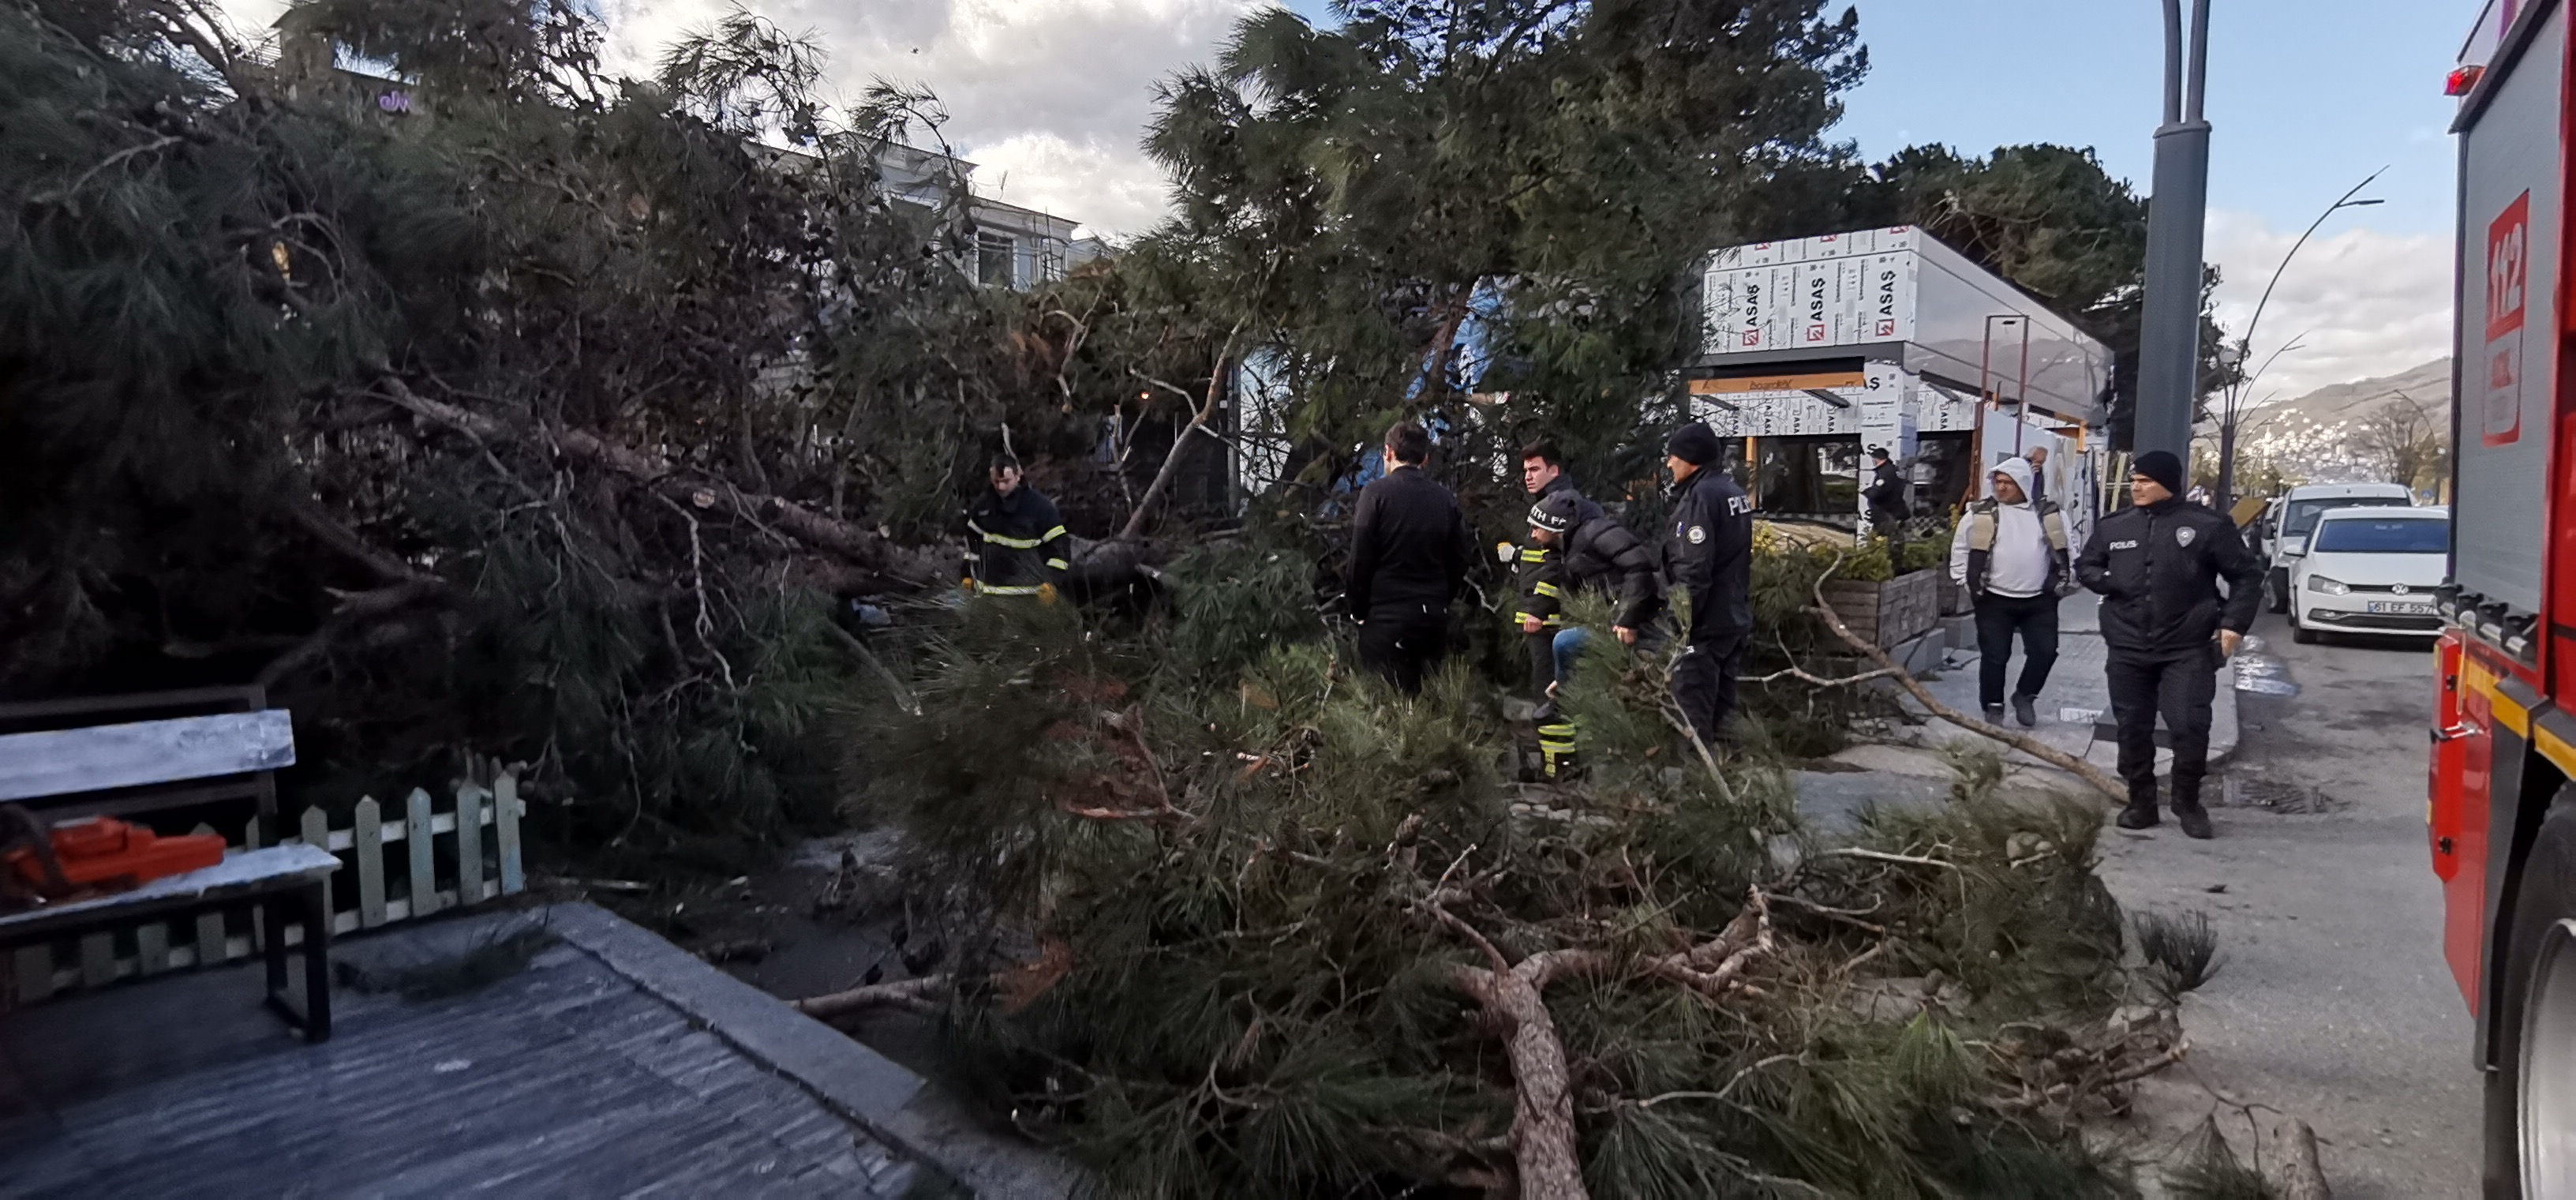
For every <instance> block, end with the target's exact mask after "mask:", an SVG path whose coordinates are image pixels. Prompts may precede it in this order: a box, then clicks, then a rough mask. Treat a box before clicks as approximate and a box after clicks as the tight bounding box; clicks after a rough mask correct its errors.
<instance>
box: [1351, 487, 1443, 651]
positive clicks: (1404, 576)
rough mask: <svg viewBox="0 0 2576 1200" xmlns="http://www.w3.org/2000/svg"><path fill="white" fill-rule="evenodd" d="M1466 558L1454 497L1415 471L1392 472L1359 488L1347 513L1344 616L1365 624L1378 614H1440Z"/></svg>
mask: <svg viewBox="0 0 2576 1200" xmlns="http://www.w3.org/2000/svg"><path fill="white" fill-rule="evenodd" d="M1472 553H1474V552H1473V551H1472V550H1470V549H1469V547H1468V541H1467V519H1466V517H1465V516H1464V515H1463V514H1461V513H1460V512H1459V511H1458V497H1456V496H1454V495H1451V494H1450V492H1449V489H1447V488H1445V487H1442V486H1440V485H1439V484H1438V483H1436V482H1434V481H1433V480H1432V478H1431V477H1430V476H1428V475H1425V474H1423V473H1422V468H1420V467H1413V466H1401V467H1397V468H1396V469H1395V470H1393V471H1390V472H1388V473H1387V474H1386V475H1385V476H1384V477H1383V478H1380V479H1378V480H1376V481H1375V482H1372V483H1370V484H1369V485H1368V486H1367V487H1364V488H1361V489H1360V502H1359V506H1358V508H1357V509H1356V510H1355V511H1353V512H1352V514H1351V580H1350V587H1349V589H1348V590H1347V591H1346V592H1345V593H1344V598H1345V599H1346V600H1347V601H1348V602H1349V605H1350V612H1351V615H1352V616H1354V617H1358V618H1359V619H1361V620H1363V621H1365V620H1367V619H1369V616H1370V614H1372V613H1373V612H1376V611H1378V610H1381V609H1383V610H1389V611H1392V610H1397V609H1410V608H1416V607H1420V608H1428V609H1431V610H1433V611H1446V610H1447V609H1448V607H1449V598H1450V597H1451V596H1454V595H1457V594H1458V589H1459V588H1460V587H1462V586H1464V585H1465V583H1466V581H1467V560H1468V557H1469V556H1470V555H1471V554H1472Z"/></svg>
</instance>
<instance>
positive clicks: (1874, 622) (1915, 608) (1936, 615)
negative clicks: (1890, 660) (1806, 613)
mask: <svg viewBox="0 0 2576 1200" xmlns="http://www.w3.org/2000/svg"><path fill="white" fill-rule="evenodd" d="M1947 582H1949V579H1948V576H1946V575H1944V574H1943V573H1941V572H1939V571H1914V572H1911V573H1909V574H1904V575H1899V576H1897V577H1896V578H1894V579H1891V580H1888V581H1887V582H1885V583H1858V582H1853V581H1850V580H1835V581H1833V582H1830V583H1827V584H1826V585H1825V603H1826V604H1828V605H1831V606H1832V607H1833V610H1834V615H1835V616H1838V617H1841V618H1842V619H1843V624H1844V625H1845V626H1847V627H1849V628H1850V629H1851V631H1852V632H1853V633H1856V634H1859V635H1860V636H1861V637H1862V638H1863V639H1864V640H1866V641H1868V642H1869V644H1871V645H1873V646H1877V647H1879V648H1880V649H1886V648H1888V647H1891V646H1894V645H1896V644H1897V643H1899V642H1903V641H1905V640H1907V639H1909V638H1917V637H1921V636H1923V635H1924V634H1926V633H1929V632H1931V630H1932V627H1933V625H1935V624H1937V623H1938V622H1939V621H1940V619H1941V595H1940V593H1941V585H1942V584H1944V583H1947Z"/></svg>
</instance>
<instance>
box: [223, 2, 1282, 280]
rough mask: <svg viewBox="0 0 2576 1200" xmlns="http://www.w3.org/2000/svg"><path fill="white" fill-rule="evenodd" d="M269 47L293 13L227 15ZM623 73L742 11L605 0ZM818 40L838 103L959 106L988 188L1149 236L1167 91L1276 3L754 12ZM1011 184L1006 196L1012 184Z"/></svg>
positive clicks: (1160, 192) (1158, 199)
mask: <svg viewBox="0 0 2576 1200" xmlns="http://www.w3.org/2000/svg"><path fill="white" fill-rule="evenodd" d="M220 2H221V3H222V4H223V7H224V9H225V11H226V12H227V14H228V15H229V16H230V17H231V18H232V20H233V21H234V22H236V23H237V24H239V25H240V26H242V27H243V28H244V29H245V30H247V31H251V32H252V33H253V34H254V36H255V35H256V34H258V33H264V32H265V31H266V29H267V26H268V24H269V23H270V22H272V21H274V20H276V18H277V14H278V13H279V12H280V11H281V10H283V9H284V7H285V4H286V0H220ZM598 2H599V9H600V11H601V13H602V14H603V15H604V16H605V17H606V19H607V22H608V33H609V45H608V53H607V56H606V57H607V62H608V65H609V67H610V69H612V70H616V71H620V72H624V73H627V74H645V73H649V72H650V71H651V70H652V69H653V64H654V62H655V61H656V60H657V59H658V58H659V57H660V56H661V53H662V50H663V48H664V47H666V46H668V45H670V44H671V43H672V42H673V41H676V40H677V39H679V38H680V37H681V36H683V35H685V34H687V33H688V32H690V31H692V30H695V29H699V28H703V27H705V26H708V25H711V24H713V23H714V22H715V21H716V20H717V19H718V18H720V17H722V16H724V14H725V13H726V12H728V11H730V10H731V8H732V7H733V4H732V0H598ZM745 6H746V7H748V8H750V9H751V10H752V11H754V12H757V13H759V14H761V15H762V16H765V17H767V18H769V19H770V20H772V21H775V22H776V23H777V24H778V25H779V26H780V27H781V28H783V29H786V30H787V31H789V32H791V33H810V34H812V35H813V37H814V39H815V41H816V42H817V43H818V44H819V45H820V46H821V48H822V50H823V52H824V54H825V57H826V70H827V71H828V72H829V76H830V86H831V89H832V92H833V93H834V94H836V95H837V96H838V97H839V98H843V99H848V98H855V97H856V96H857V95H858V94H859V93H860V91H861V90H862V89H864V88H866V87H867V86H868V84H869V83H871V82H873V81H875V80H878V79H886V80H891V81H894V82H897V83H903V84H926V85H928V86H929V87H930V88H931V90H932V91H934V92H935V93H937V94H938V96H939V99H940V102H941V103H942V104H943V105H945V106H946V108H947V109H948V112H949V115H950V122H949V124H948V126H947V128H946V129H945V131H944V132H945V134H946V136H947V138H948V140H949V142H950V143H951V144H952V145H954V146H955V147H956V148H957V149H958V151H959V152H960V153H962V154H964V155H965V156H966V157H967V158H969V159H971V160H972V161H974V162H975V163H976V164H977V170H976V172H975V180H976V184H977V186H978V188H979V189H980V190H982V191H984V192H986V193H987V194H991V195H996V196H998V197H999V198H1001V199H1004V200H1008V201H1010V202H1012V203H1014V204H1022V205H1026V206H1029V207H1032V208H1043V209H1046V210H1048V211H1051V212H1055V213H1058V214H1060V215H1063V216H1067V217H1071V218H1073V219H1074V220H1077V221H1080V222H1082V223H1083V226H1084V229H1085V231H1086V232H1090V233H1102V234H1109V235H1113V236H1117V235H1131V234H1137V233H1142V232H1144V230H1145V229H1146V227H1147V226H1150V225H1152V224H1153V223H1154V221H1155V220H1157V219H1158V218H1160V217H1161V216H1162V215H1163V213H1164V212H1165V211H1166V209H1167V208H1168V205H1169V199H1168V197H1167V195H1166V191H1165V187H1164V182H1163V175H1162V172H1161V170H1160V169H1158V168H1156V167H1155V166H1154V165H1153V164H1152V163H1151V162H1149V161H1148V160H1147V159H1146V158H1145V153H1144V151H1143V149H1141V148H1140V146H1139V142H1140V140H1141V139H1142V138H1143V136H1144V131H1145V124H1146V122H1147V121H1148V120H1150V119H1151V118H1152V116H1153V110H1154V87H1155V85H1156V84H1157V83H1159V82H1161V81H1162V80H1164V79H1166V78H1169V77H1170V76H1171V74H1172V73H1173V72H1174V71H1176V70H1178V69H1180V68H1181V67H1183V66H1186V65H1188V64H1191V63H1200V62H1209V61H1212V60H1213V59H1214V58H1215V57H1216V53H1217V48H1218V46H1219V45H1220V44H1221V43H1222V42H1223V41H1224V39H1225V36H1226V35H1227V34H1228V33H1229V32H1231V31H1232V30H1233V28H1234V23H1235V22H1236V21H1237V20H1239V19H1241V18H1242V16H1243V15H1244V14H1245V13H1248V12H1250V11H1252V10H1253V9H1255V8H1259V7H1266V6H1267V0H869V2H867V3H860V4H851V3H846V2H843V0H746V4H745ZM1006 176H1007V181H1006V180H1005V177H1006Z"/></svg>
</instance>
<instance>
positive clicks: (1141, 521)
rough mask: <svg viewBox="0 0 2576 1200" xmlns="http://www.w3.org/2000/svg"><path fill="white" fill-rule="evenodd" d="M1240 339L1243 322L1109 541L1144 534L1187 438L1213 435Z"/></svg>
mask: <svg viewBox="0 0 2576 1200" xmlns="http://www.w3.org/2000/svg"><path fill="white" fill-rule="evenodd" d="M1263 278H1264V281H1265V282H1266V281H1267V279H1268V276H1267V275H1265V276H1264V277H1263ZM1248 319H1249V318H1246V320H1248ZM1241 336H1243V321H1236V322H1235V323H1234V328H1233V329H1230V330H1227V331H1226V335H1225V345H1224V346H1222V347H1220V348H1219V349H1218V350H1217V353H1216V366H1214V367H1213V368H1211V369H1210V370H1209V371H1208V381H1207V393H1206V394H1205V395H1203V396H1201V397H1200V398H1199V401H1198V408H1197V410H1196V411H1194V412H1192V413H1191V414H1190V423H1189V424H1188V425H1187V426H1184V427H1183V428H1182V429H1181V432H1180V435H1179V436H1177V437H1174V438H1173V439H1172V449H1171V452H1170V453H1168V454H1165V455H1164V456H1163V465H1162V468H1161V469H1160V470H1157V471H1155V472H1154V482H1152V483H1150V484H1147V485H1145V494H1144V496H1143V497H1141V498H1139V499H1138V500H1137V501H1136V511H1134V512H1131V513H1129V514H1127V523H1126V524H1125V525H1123V526H1121V527H1119V530H1118V536H1117V537H1116V538H1114V539H1112V540H1114V541H1121V542H1124V541H1133V540H1134V539H1135V538H1136V537H1137V535H1139V534H1140V533H1142V532H1143V531H1144V529H1145V518H1146V517H1147V516H1149V515H1151V514H1152V513H1153V511H1154V503H1155V502H1156V501H1158V500H1161V499H1162V498H1163V494H1164V493H1165V492H1169V491H1171V490H1172V480H1173V479H1174V478H1175V477H1177V476H1178V475H1179V474H1180V473H1181V456H1182V455H1184V454H1187V453H1188V452H1189V448H1190V437H1191V436H1192V435H1193V434H1198V433H1213V432H1214V431H1213V430H1210V429H1208V427H1207V424H1208V420H1209V418H1211V417H1214V416H1215V415H1216V402H1217V397H1218V395H1219V394H1221V392H1222V390H1223V388H1224V386H1225V375H1226V368H1227V365H1228V364H1230V363H1232V362H1233V361H1234V340H1235V339H1236V338H1238V337H1241ZM1139 378H1142V379H1144V380H1145V381H1146V382H1148V383H1151V384H1153V385H1155V386H1156V387H1160V388H1165V389H1168V390H1170V391H1173V392H1178V393H1179V394H1180V395H1181V396H1182V398H1183V399H1184V400H1186V399H1187V398H1188V397H1189V393H1187V392H1182V391H1181V389H1179V388H1177V387H1174V386H1172V385H1171V384H1168V383H1164V382H1163V381H1162V380H1159V379H1154V378H1152V377H1150V376H1142V375H1140V376H1139Z"/></svg>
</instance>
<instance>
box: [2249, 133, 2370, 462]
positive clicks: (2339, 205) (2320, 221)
mask: <svg viewBox="0 0 2576 1200" xmlns="http://www.w3.org/2000/svg"><path fill="white" fill-rule="evenodd" d="M2387 173H2388V168H2386V167H2381V168H2380V169H2378V170H2376V171H2373V172H2371V173H2370V174H2369V175H2368V176H2366V177H2365V178H2363V179H2362V181H2361V182H2359V183H2356V184H2354V185H2352V187H2351V189H2350V190H2348V191H2346V192H2345V193H2344V194H2343V195H2341V196H2339V197H2336V199H2335V202H2334V203H2332V204H2329V205H2327V206H2326V210H2325V211H2324V212H2321V213H2318V214H2317V219H2316V220H2313V221H2310V222H2308V227H2307V229H2306V230H2305V231H2303V232H2301V233H2300V234H2299V240H2297V241H2295V242H2292V243H2290V252H2289V253H2287V254H2284V255H2282V256H2281V262H2280V264H2279V265H2278V266H2275V267H2273V268H2272V279H2271V281H2270V282H2268V283H2266V284H2264V285H2263V296H2262V298H2261V299H2259V300H2256V301H2255V302H2254V315H2253V316H2250V317H2247V318H2246V319H2245V336H2243V337H2240V338H2238V339H2236V345H2235V346H2234V347H2233V353H2232V354H2230V355H2229V358H2228V369H2229V370H2230V371H2231V372H2237V369H2238V368H2240V367H2242V366H2243V365H2244V363H2245V358H2246V355H2247V354H2248V353H2249V352H2251V351H2252V349H2253V347H2254V331H2255V329H2257V328H2258V327H2260V326H2261V325H2262V324H2263V309H2264V307H2265V306H2266V305H2269V304H2270V303H2272V289H2274V288H2276V287H2279V286H2281V275H2282V273H2283V272H2286V271H2288V270H2289V269H2290V260H2291V259H2294V258H2297V257H2298V256H2299V250H2300V248H2301V247H2304V246H2306V245H2307V244H2308V239H2309V238H2311V237H2314V236H2316V232H2317V230H2318V228H2319V227H2321V226H2323V225H2324V224H2325V223H2326V218H2328V217H2331V216H2333V215H2335V214H2336V213H2338V212H2341V211H2343V210H2344V209H2347V208H2368V207H2370V206H2371V205H2373V204H2382V203H2385V201H2382V200H2380V199H2378V198H2377V197H2373V198H2370V199H2367V200H2356V199H2354V198H2353V197H2355V196H2358V195H2360V194H2361V190H2362V189H2363V188H2366V187H2369V186H2370V185H2371V183H2372V182H2374V181H2376V180H2377V179H2378V178H2379V177H2380V176H2382V175H2385V174H2387ZM2298 343H2299V339H2297V338H2291V339H2290V340H2289V341H2287V342H2285V343H2283V344H2282V346H2281V348H2280V349H2278V350H2275V351H2273V352H2272V354H2271V357H2269V358H2266V359H2264V360H2263V365H2262V366H2261V367H2259V368H2256V370H2255V372H2254V374H2253V375H2251V376H2246V375H2243V374H2242V373H2241V372H2239V373H2238V377H2237V378H2236V379H2235V380H2234V381H2233V382H2230V383H2229V384H2228V385H2227V398H2226V400H2225V402H2224V404H2223V406H2222V407H2221V408H2220V410H2219V415H2218V493H2217V500H2218V511H2220V512H2225V511H2227V507H2228V505H2230V504H2232V503H2234V502H2235V491H2236V420H2237V417H2238V416H2239V415H2240V414H2241V413H2242V411H2243V409H2242V408H2241V406H2240V404H2239V401H2240V400H2242V398H2243V397H2244V394H2245V389H2247V388H2249V387H2252V386H2253V385H2254V381H2255V380H2256V379H2260V378H2262V376H2263V372H2264V371H2268V370H2270V369H2271V368H2272V363H2273V362H2274V361H2275V360H2277V359H2279V358H2280V357H2281V356H2282V355H2284V354H2287V353H2289V352H2290V350H2291V349H2292V348H2293V347H2295V346H2297V345H2298Z"/></svg>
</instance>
